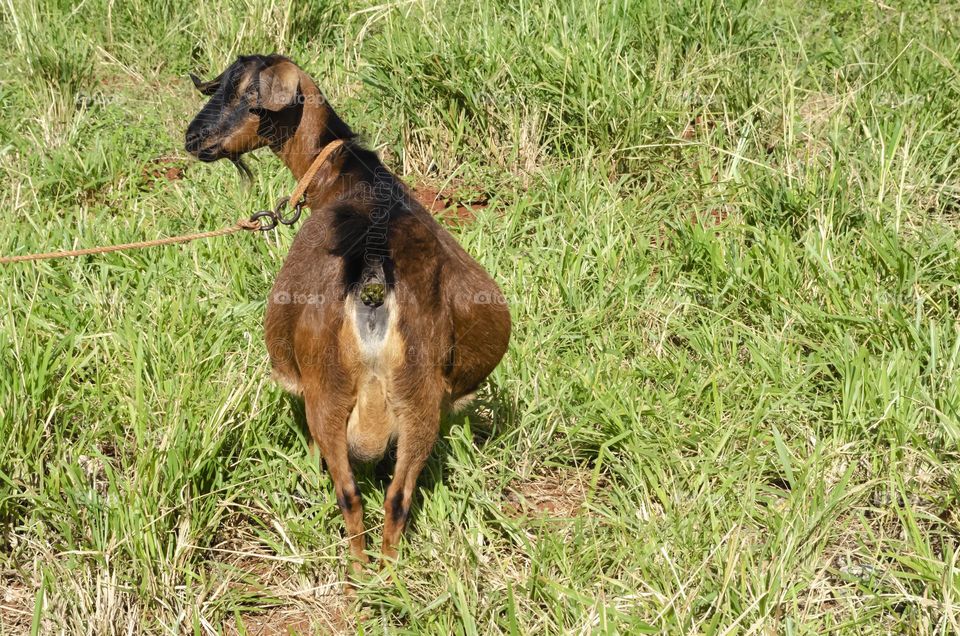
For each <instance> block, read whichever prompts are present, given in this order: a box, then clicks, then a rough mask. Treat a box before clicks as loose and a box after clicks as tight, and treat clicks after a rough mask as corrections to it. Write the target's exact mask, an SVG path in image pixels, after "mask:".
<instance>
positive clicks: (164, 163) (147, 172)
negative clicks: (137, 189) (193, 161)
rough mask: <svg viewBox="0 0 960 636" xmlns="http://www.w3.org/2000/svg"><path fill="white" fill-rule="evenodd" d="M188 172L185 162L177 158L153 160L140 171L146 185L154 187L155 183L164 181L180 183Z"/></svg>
mask: <svg viewBox="0 0 960 636" xmlns="http://www.w3.org/2000/svg"><path fill="white" fill-rule="evenodd" d="M185 171H186V168H185V166H184V165H183V160H182V159H178V158H177V157H157V158H155V159H151V160H150V161H148V162H147V164H146V165H145V166H144V167H143V169H142V170H141V171H140V174H141V176H142V177H143V180H144V183H145V184H147V185H152V184H153V183H155V182H157V181H159V180H161V179H164V180H166V181H179V180H180V179H183V176H184V172H185Z"/></svg>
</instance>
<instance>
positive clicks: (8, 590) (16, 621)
mask: <svg viewBox="0 0 960 636" xmlns="http://www.w3.org/2000/svg"><path fill="white" fill-rule="evenodd" d="M33 600H34V599H33V591H32V590H30V589H29V588H28V587H27V586H26V585H24V583H23V582H22V581H21V580H20V579H19V577H17V576H15V575H0V634H27V633H29V632H30V624H31V623H32V622H33Z"/></svg>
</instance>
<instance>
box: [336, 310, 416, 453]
mask: <svg viewBox="0 0 960 636" xmlns="http://www.w3.org/2000/svg"><path fill="white" fill-rule="evenodd" d="M344 309H345V312H344V313H345V316H346V318H347V320H346V322H347V323H348V326H349V328H348V329H347V330H346V331H347V332H348V333H349V334H350V335H351V336H352V337H353V340H354V344H355V347H356V348H355V351H356V358H357V359H356V360H355V361H354V362H355V364H353V365H350V366H351V368H352V369H354V373H356V374H357V377H356V378H355V379H356V387H357V395H356V403H355V404H354V406H353V410H352V411H351V413H350V418H349V420H348V421H347V444H348V446H349V450H350V457H351V458H352V459H354V460H357V461H376V460H378V459H380V458H381V457H383V454H384V453H385V452H386V450H387V448H388V447H389V446H390V444H391V443H393V442H394V441H395V439H396V436H397V430H398V426H397V421H396V416H395V414H394V409H393V406H392V404H391V402H392V400H391V396H392V393H393V391H392V383H393V382H392V381H393V378H394V377H395V376H396V371H397V370H398V369H399V367H400V365H401V364H402V362H403V339H402V337H401V336H400V332H399V329H398V328H397V313H398V306H397V304H396V303H395V302H394V299H393V298H391V296H390V295H389V294H388V295H387V298H386V300H385V302H384V303H383V304H381V305H379V306H377V307H372V306H369V305H365V304H363V303H362V302H357V300H356V299H355V298H354V297H353V296H352V295H351V296H348V298H347V300H346V304H345V307H344Z"/></svg>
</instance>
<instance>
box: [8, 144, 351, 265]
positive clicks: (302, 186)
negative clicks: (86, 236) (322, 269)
mask: <svg viewBox="0 0 960 636" xmlns="http://www.w3.org/2000/svg"><path fill="white" fill-rule="evenodd" d="M342 145H343V140H342V139H335V140H334V141H331V142H330V143H328V144H327V145H326V146H325V147H324V148H323V150H321V151H320V154H319V155H317V158H316V159H314V160H313V163H311V164H310V167H309V168H307V171H306V172H304V173H303V176H302V177H300V179H299V180H298V181H297V185H296V187H295V188H294V189H293V194H291V195H290V198H289V199H288V201H291V202H293V204H294V205H297V204H298V203H299V201H300V198H301V197H302V196H303V193H304V192H306V190H307V186H309V185H310V182H311V181H312V180H313V178H314V177H315V176H316V175H317V171H318V170H320V166H322V165H323V164H324V162H325V161H326V160H327V158H328V157H330V155H331V154H332V153H333V151H334V150H336V149H337V148H339V147H340V146H342ZM278 209H279V208H278ZM297 209H298V210H299V206H298V207H297ZM261 214H272V215H273V216H274V218H276V214H277V211H274V212H273V213H269V212H264V213H261ZM257 216H259V215H254V217H251V218H249V219H240V220H239V221H237V222H236V223H235V224H233V225H231V226H230V227H225V228H222V229H219V230H212V231H210V232H199V233H197V234H182V235H180V236H168V237H166V238H162V239H154V240H152V241H139V242H137V243H121V244H120V245H105V246H102V247H88V248H86V249H82V250H67V251H63V252H43V253H41V254H21V255H19V256H0V265H5V264H8V263H23V262H27V261H43V260H48V259H51V258H70V257H73V256H87V255H90V254H106V253H108V252H119V251H122V250H136V249H140V248H141V247H156V246H158V245H173V244H176V243H189V242H190V241H196V240H199V239H208V238H213V237H215V236H225V235H227V234H233V233H235V232H239V231H241V230H247V231H254V230H260V229H270V228H269V227H268V228H263V227H262V226H261V225H260V222H259V221H258V220H256V217H257ZM297 216H299V213H298V215H297ZM290 223H293V221H290ZM290 223H288V225H289V224H290ZM275 225H276V221H274V226H275Z"/></svg>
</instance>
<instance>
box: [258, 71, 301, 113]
mask: <svg viewBox="0 0 960 636" xmlns="http://www.w3.org/2000/svg"><path fill="white" fill-rule="evenodd" d="M299 88H300V69H298V68H297V67H296V66H294V65H293V64H291V63H290V62H279V63H277V64H274V65H273V66H270V67H268V68H265V69H263V70H262V71H260V76H259V78H258V80H257V91H258V93H259V94H258V99H259V103H258V104H257V105H258V106H259V107H260V108H264V109H266V110H273V111H277V110H283V109H284V108H286V107H287V106H290V105H292V104H293V103H294V102H295V101H296V99H297V89H299Z"/></svg>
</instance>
